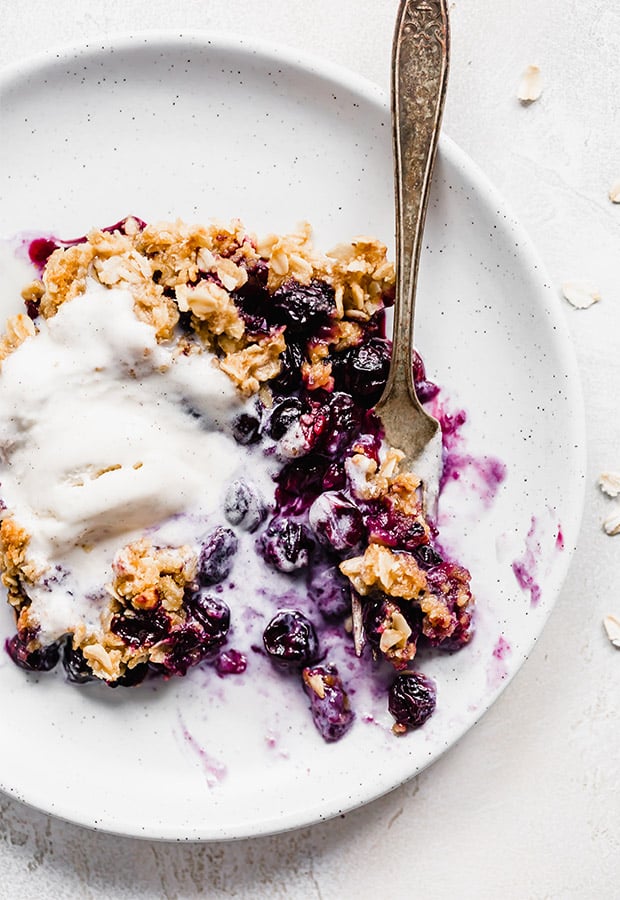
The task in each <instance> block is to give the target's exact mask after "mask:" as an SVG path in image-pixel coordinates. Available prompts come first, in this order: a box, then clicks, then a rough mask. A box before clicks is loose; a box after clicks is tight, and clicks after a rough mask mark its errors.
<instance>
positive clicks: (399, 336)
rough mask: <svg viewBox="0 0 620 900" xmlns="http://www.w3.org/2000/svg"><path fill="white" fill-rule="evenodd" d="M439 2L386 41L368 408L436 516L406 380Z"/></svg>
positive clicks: (421, 426) (431, 147)
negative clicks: (376, 378)
mask: <svg viewBox="0 0 620 900" xmlns="http://www.w3.org/2000/svg"><path fill="white" fill-rule="evenodd" d="M449 47H450V31H449V23H448V9H447V0H402V2H401V4H400V7H399V10H398V16H397V19H396V29H395V31H394V42H393V45H392V141H393V148H394V192H395V200H396V296H395V300H394V333H393V348H392V361H391V364H390V372H389V375H388V380H387V384H386V386H385V390H384V392H383V396H382V397H381V400H380V401H379V403H378V404H377V407H376V410H377V412H378V414H379V415H380V417H381V419H382V421H383V426H384V428H385V437H386V439H387V441H388V443H389V444H390V445H391V446H392V447H396V448H398V449H399V450H401V451H402V452H403V453H404V454H405V458H404V459H403V461H402V463H401V466H402V469H403V470H404V471H411V472H414V473H415V474H416V475H418V476H419V477H420V479H421V482H422V490H423V500H424V509H425V512H426V514H427V515H428V516H430V518H431V519H436V518H437V501H438V497H439V482H440V478H441V465H442V458H441V450H442V447H441V428H440V426H439V422H438V421H437V419H435V418H433V416H431V415H429V414H428V413H427V412H426V410H425V409H424V408H423V407H422V404H421V403H420V401H419V399H418V396H417V394H416V390H415V384H414V382H413V317H414V311H415V295H416V288H417V284H418V268H419V264H420V251H421V249H422V235H423V232H424V221H425V219H426V208H427V206H428V197H429V193H430V185H431V176H432V172H433V166H434V163H435V157H436V155H437V141H438V139H439V129H440V125H441V118H442V115H443V107H444V102H445V96H446V86H447V81H448V63H449ZM351 612H352V620H353V642H354V645H355V652H356V654H357V655H358V656H360V655H361V653H362V650H363V648H364V643H365V634H364V624H363V619H362V605H361V602H360V600H359V597H358V596H357V594H356V593H355V591H352V592H351Z"/></svg>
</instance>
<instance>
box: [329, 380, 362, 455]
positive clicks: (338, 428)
mask: <svg viewBox="0 0 620 900" xmlns="http://www.w3.org/2000/svg"><path fill="white" fill-rule="evenodd" d="M328 409H329V423H328V425H327V426H326V427H325V428H324V430H323V436H322V439H323V450H324V452H325V453H327V454H328V455H329V456H331V457H336V458H338V457H339V455H340V454H341V453H342V451H343V450H344V449H345V448H346V447H348V446H349V444H350V443H351V441H352V439H353V438H354V437H356V436H357V435H358V434H359V430H360V426H361V423H362V415H363V413H362V410H361V409H360V407H358V406H357V405H356V404H355V402H354V401H353V399H352V398H351V397H350V396H349V395H348V394H343V393H341V392H335V393H333V394H331V395H330V397H329V400H328Z"/></svg>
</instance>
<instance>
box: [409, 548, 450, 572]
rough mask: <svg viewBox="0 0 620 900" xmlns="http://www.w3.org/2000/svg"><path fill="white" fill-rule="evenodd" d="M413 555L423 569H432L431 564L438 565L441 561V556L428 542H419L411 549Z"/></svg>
mask: <svg viewBox="0 0 620 900" xmlns="http://www.w3.org/2000/svg"><path fill="white" fill-rule="evenodd" d="M413 555H414V556H415V558H416V560H417V561H418V563H419V564H420V565H421V566H422V567H423V568H424V569H432V568H433V566H439V565H440V564H441V563H442V562H443V559H442V557H441V556H440V555H439V553H437V551H436V550H434V549H433V548H432V547H431V545H430V544H420V546H419V547H416V548H415V550H414V551H413Z"/></svg>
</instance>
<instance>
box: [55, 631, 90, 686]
mask: <svg viewBox="0 0 620 900" xmlns="http://www.w3.org/2000/svg"><path fill="white" fill-rule="evenodd" d="M62 664H63V666H64V670H65V673H66V675H67V681H71V682H73V684H86V682H87V681H93V680H94V679H95V675H94V674H93V670H92V669H91V668H90V666H89V665H88V663H87V662H86V660H85V659H84V654H83V653H82V651H81V650H80V649H79V648H74V646H73V643H72V641H71V639H69V640H68V641H67V643H66V644H65V646H64V649H63V652H62Z"/></svg>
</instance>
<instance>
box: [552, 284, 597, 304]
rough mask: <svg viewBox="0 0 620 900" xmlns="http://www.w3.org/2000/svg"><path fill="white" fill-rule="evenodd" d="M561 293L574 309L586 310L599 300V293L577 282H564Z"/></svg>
mask: <svg viewBox="0 0 620 900" xmlns="http://www.w3.org/2000/svg"><path fill="white" fill-rule="evenodd" d="M562 293H563V295H564V298H565V299H566V300H568V302H569V303H570V304H571V306H574V307H575V309H588V307H590V306H592V304H594V303H598V301H599V300H600V299H601V295H600V293H599V291H598V290H597V289H596V288H594V287H592V285H589V284H585V283H583V282H577V281H565V282H564V283H563V284H562Z"/></svg>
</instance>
